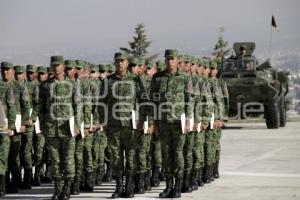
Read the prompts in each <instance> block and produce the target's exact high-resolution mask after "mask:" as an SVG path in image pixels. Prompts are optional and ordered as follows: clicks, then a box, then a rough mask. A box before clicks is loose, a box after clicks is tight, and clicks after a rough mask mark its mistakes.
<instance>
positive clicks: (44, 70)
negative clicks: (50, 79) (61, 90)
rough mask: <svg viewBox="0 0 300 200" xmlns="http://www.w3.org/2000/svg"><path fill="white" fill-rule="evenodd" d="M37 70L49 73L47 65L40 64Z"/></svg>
mask: <svg viewBox="0 0 300 200" xmlns="http://www.w3.org/2000/svg"><path fill="white" fill-rule="evenodd" d="M37 72H38V73H45V74H46V73H48V70H47V67H45V66H38V67H37Z"/></svg>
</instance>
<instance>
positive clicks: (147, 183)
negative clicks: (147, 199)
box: [145, 170, 151, 191]
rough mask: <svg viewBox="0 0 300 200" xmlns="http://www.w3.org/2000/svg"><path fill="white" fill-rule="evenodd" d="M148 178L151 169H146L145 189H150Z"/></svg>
mask: <svg viewBox="0 0 300 200" xmlns="http://www.w3.org/2000/svg"><path fill="white" fill-rule="evenodd" d="M150 179H151V170H148V171H147V172H146V173H145V190H146V191H150V190H151V183H150Z"/></svg>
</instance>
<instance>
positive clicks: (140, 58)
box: [138, 57, 146, 65]
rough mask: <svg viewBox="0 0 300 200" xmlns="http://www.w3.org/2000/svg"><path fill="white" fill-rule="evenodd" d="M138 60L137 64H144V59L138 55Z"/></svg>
mask: <svg viewBox="0 0 300 200" xmlns="http://www.w3.org/2000/svg"><path fill="white" fill-rule="evenodd" d="M138 60H139V63H138V64H139V65H144V64H145V63H146V59H145V58H143V57H139V58H138Z"/></svg>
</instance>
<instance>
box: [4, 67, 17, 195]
mask: <svg viewBox="0 0 300 200" xmlns="http://www.w3.org/2000/svg"><path fill="white" fill-rule="evenodd" d="M9 68H12V64H11V63H7V62H3V63H1V70H2V71H4V70H5V69H9ZM15 101H16V100H15V97H14V93H13V90H12V88H11V87H10V86H9V83H6V82H4V81H2V80H1V81H0V197H1V196H3V195H5V172H6V170H7V165H8V153H9V148H10V138H9V136H8V130H9V129H10V130H14V129H15V118H16V114H17V108H16V102H15ZM6 119H7V121H6Z"/></svg>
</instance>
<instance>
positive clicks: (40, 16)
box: [0, 0, 300, 64]
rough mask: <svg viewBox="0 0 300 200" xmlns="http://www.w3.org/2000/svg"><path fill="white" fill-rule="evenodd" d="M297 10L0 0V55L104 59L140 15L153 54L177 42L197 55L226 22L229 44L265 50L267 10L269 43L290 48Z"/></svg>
mask: <svg viewBox="0 0 300 200" xmlns="http://www.w3.org/2000/svg"><path fill="white" fill-rule="evenodd" d="M299 10H300V1H298V0H285V1H283V0H251V1H245V0H239V1H238V0H226V1H221V0H218V1H217V0H209V1H206V0H185V1H182V0H181V1H180V0H107V1H104V0H48V1H47V0H26V1H24V0H1V1H0V60H11V61H12V62H14V63H18V64H26V63H40V64H47V63H48V62H49V57H50V55H54V54H63V55H64V56H65V57H66V58H70V59H77V58H78V59H85V60H89V61H92V62H97V63H100V62H108V61H109V60H110V59H111V55H113V52H114V51H117V50H118V47H120V46H127V42H128V40H130V39H131V37H132V35H133V30H134V27H135V25H136V24H137V23H140V22H143V23H144V24H145V25H146V28H147V35H148V37H149V39H150V40H151V41H152V46H151V48H150V52H153V53H156V52H158V53H162V52H163V50H164V49H166V48H178V49H180V50H181V51H182V52H185V53H190V54H193V55H199V56H201V55H202V54H205V53H207V52H209V50H211V49H212V48H213V45H214V43H215V42H216V39H217V37H218V32H217V28H218V27H220V26H224V28H225V33H224V37H225V39H226V40H228V41H229V43H230V45H232V43H233V42H234V41H255V42H256V43H257V45H256V46H257V54H259V53H261V54H263V53H265V52H266V51H267V49H268V45H269V38H270V23H271V16H272V14H274V15H275V17H276V21H277V24H278V25H279V27H280V32H274V33H273V45H272V46H273V48H272V50H273V51H274V53H278V52H289V51H292V52H294V51H295V50H296V51H298V50H299V44H300V27H299V22H298V20H299V19H300V12H299ZM297 55H299V53H297Z"/></svg>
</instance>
